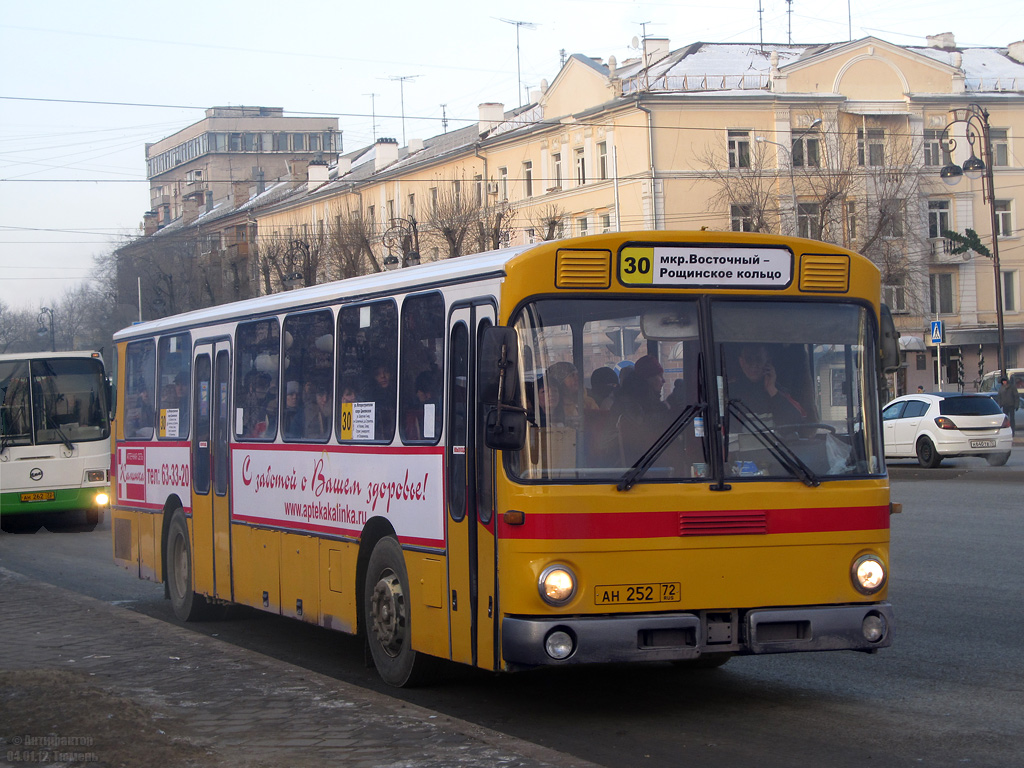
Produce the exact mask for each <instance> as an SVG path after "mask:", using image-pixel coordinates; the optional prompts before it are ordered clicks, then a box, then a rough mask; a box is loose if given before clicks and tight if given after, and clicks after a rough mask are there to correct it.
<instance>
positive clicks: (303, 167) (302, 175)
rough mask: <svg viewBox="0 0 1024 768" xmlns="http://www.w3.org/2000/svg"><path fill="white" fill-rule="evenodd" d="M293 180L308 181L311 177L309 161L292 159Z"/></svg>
mask: <svg viewBox="0 0 1024 768" xmlns="http://www.w3.org/2000/svg"><path fill="white" fill-rule="evenodd" d="M291 171H292V181H306V180H307V179H308V178H309V161H308V160H292V161H291Z"/></svg>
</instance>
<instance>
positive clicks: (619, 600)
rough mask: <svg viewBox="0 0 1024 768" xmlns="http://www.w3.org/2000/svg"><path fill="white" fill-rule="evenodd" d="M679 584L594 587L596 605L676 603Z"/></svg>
mask: <svg viewBox="0 0 1024 768" xmlns="http://www.w3.org/2000/svg"><path fill="white" fill-rule="evenodd" d="M679 600H680V596H679V582H678V581H676V582H662V583H660V584H611V585H607V586H598V587H594V603H595V604H597V605H630V604H635V603H678V602H679Z"/></svg>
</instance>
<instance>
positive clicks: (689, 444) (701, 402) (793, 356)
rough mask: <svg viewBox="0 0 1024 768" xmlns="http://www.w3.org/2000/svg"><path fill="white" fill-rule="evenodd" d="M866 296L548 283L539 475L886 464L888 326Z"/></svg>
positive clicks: (633, 476) (526, 344)
mask: <svg viewBox="0 0 1024 768" xmlns="http://www.w3.org/2000/svg"><path fill="white" fill-rule="evenodd" d="M870 317H871V313H870V311H869V310H868V309H867V308H865V307H862V306H859V305H856V304H853V303H839V302H824V301H783V302H780V301H777V300H774V301H744V300H729V299H725V298H721V299H713V298H711V297H693V298H690V297H685V298H672V299H661V300H648V301H641V302H637V301H635V300H634V301H629V302H624V301H615V300H604V299H603V300H594V299H573V300H566V299H561V298H560V299H559V300H557V301H556V300H551V299H543V300H539V301H535V302H533V303H530V304H527V305H525V306H524V307H523V308H522V309H521V310H520V311H519V313H518V314H517V315H516V317H515V319H514V322H513V326H514V327H515V329H516V331H517V332H518V334H519V339H520V345H521V347H522V349H521V354H520V371H519V375H520V381H519V384H520V386H519V391H520V394H521V398H522V402H521V404H522V406H523V407H524V408H525V409H526V411H527V421H528V427H527V435H526V442H525V445H524V447H523V449H522V450H521V451H518V452H516V453H514V454H513V455H512V458H511V470H512V472H513V474H514V475H515V476H517V477H518V478H520V479H521V480H525V481H553V482H567V481H570V480H593V481H602V482H608V481H612V482H616V483H619V487H620V488H621V489H623V490H625V489H626V488H628V487H629V486H631V485H632V483H633V482H635V481H637V480H642V481H643V482H651V481H659V480H662V481H675V482H678V481H688V482H701V481H705V482H706V481H707V480H708V479H710V478H714V477H719V478H721V479H723V480H725V481H727V482H733V481H743V480H754V479H765V478H770V479H791V480H794V479H795V480H800V481H802V482H804V483H806V484H808V485H817V484H818V483H820V482H821V481H822V480H823V479H827V478H837V477H851V476H865V475H878V474H881V473H883V472H884V463H883V461H882V458H881V456H882V454H881V448H880V445H879V435H878V428H877V425H876V422H877V419H878V407H877V403H876V401H875V395H874V386H873V384H874V381H873V377H874V376H875V370H876V365H875V360H876V358H877V354H876V351H875V343H874V341H873V339H874V334H875V331H874V327H873V324H872V323H871V320H870Z"/></svg>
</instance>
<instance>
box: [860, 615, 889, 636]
mask: <svg viewBox="0 0 1024 768" xmlns="http://www.w3.org/2000/svg"><path fill="white" fill-rule="evenodd" d="M860 630H861V632H862V633H863V634H864V639H865V640H867V641H868V642H869V643H877V642H878V641H879V640H881V639H882V638H883V637H885V631H886V622H885V617H884V616H883V615H882V614H880V613H875V612H874V611H872V612H871V613H869V614H868V615H867V616H865V617H864V621H862V622H861V625H860Z"/></svg>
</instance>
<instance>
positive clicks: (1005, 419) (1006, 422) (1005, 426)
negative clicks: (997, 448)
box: [999, 416, 1010, 429]
mask: <svg viewBox="0 0 1024 768" xmlns="http://www.w3.org/2000/svg"><path fill="white" fill-rule="evenodd" d="M999 428H1000V429H1009V428H1010V417H1009V416H1003V425H1002V426H1001V427H999Z"/></svg>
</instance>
